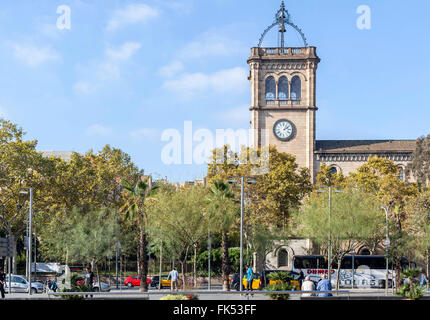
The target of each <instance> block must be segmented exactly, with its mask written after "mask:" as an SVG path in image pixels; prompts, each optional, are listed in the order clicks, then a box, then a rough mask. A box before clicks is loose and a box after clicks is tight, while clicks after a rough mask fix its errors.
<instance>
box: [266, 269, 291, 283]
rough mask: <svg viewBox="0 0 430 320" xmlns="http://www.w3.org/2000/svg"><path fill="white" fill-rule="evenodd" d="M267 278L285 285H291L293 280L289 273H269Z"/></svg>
mask: <svg viewBox="0 0 430 320" xmlns="http://www.w3.org/2000/svg"><path fill="white" fill-rule="evenodd" d="M267 278H269V280H273V281H282V282H283V283H289V282H290V281H291V280H292V279H293V277H292V276H291V273H290V272H288V271H283V272H272V273H269V275H268V276H267Z"/></svg>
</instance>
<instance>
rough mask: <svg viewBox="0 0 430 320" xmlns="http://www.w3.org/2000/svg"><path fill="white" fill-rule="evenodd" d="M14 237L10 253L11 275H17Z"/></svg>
mask: <svg viewBox="0 0 430 320" xmlns="http://www.w3.org/2000/svg"><path fill="white" fill-rule="evenodd" d="M16 241H17V239H16V237H14V240H13V253H12V274H17V273H18V271H17V264H18V263H17V256H16Z"/></svg>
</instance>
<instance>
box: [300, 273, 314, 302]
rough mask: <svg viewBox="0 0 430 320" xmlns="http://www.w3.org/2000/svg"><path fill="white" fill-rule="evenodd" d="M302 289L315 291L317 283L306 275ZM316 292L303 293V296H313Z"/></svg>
mask: <svg viewBox="0 0 430 320" xmlns="http://www.w3.org/2000/svg"><path fill="white" fill-rule="evenodd" d="M301 290H302V291H315V283H314V282H313V281H312V280H311V277H309V276H306V278H305V281H303V284H302V289H301ZM313 296H315V294H314V293H303V294H302V297H313Z"/></svg>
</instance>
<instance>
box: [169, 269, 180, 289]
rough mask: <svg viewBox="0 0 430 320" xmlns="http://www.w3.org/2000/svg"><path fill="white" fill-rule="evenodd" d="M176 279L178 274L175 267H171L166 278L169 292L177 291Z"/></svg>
mask: <svg viewBox="0 0 430 320" xmlns="http://www.w3.org/2000/svg"><path fill="white" fill-rule="evenodd" d="M178 278H179V273H178V271H176V267H173V270H172V271H170V272H169V276H168V277H167V280H170V290H171V291H174V290H176V291H178Z"/></svg>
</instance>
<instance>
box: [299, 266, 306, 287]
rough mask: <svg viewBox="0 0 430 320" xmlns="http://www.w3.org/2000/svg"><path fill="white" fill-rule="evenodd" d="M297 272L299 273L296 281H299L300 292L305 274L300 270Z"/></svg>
mask: <svg viewBox="0 0 430 320" xmlns="http://www.w3.org/2000/svg"><path fill="white" fill-rule="evenodd" d="M298 271H299V277H298V278H297V280H298V281H299V287H300V290H302V283H303V280H304V279H305V274H304V273H303V271H302V269H299V270H298Z"/></svg>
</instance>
